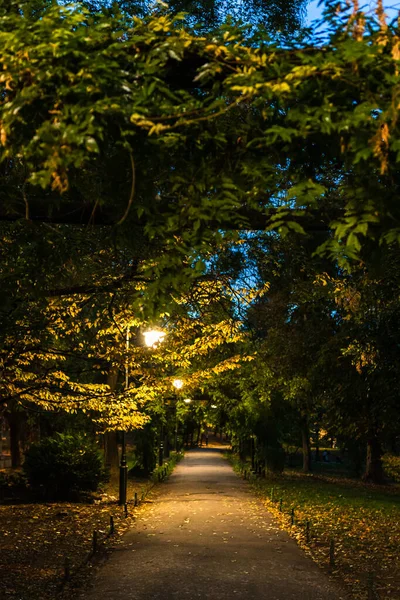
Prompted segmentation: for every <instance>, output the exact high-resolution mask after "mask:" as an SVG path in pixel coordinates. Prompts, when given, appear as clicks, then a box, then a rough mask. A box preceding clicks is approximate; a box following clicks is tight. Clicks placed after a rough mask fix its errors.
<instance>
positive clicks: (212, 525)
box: [84, 448, 345, 600]
mask: <svg viewBox="0 0 400 600" xmlns="http://www.w3.org/2000/svg"><path fill="white" fill-rule="evenodd" d="M151 498H152V499H151V501H150V502H148V503H147V504H146V505H145V506H144V507H143V508H141V509H140V510H139V513H138V518H137V521H136V523H135V524H134V526H133V528H132V529H131V530H130V531H129V533H127V534H126V535H125V536H124V538H123V544H122V545H121V546H119V547H118V548H117V549H116V550H114V552H113V553H112V555H111V557H110V559H109V560H108V561H107V562H106V563H105V564H104V565H103V566H102V567H101V568H100V569H99V572H98V574H97V576H96V577H95V579H94V583H93V587H92V589H91V590H89V591H88V592H86V593H85V595H84V598H85V600H156V599H160V600H174V599H179V600H194V599H197V598H201V599H202V600H207V599H210V600H211V599H213V600H227V599H229V600H236V599H241V600H245V599H246V600H264V599H265V600H267V599H268V600H340V599H342V598H345V595H344V593H343V591H341V590H340V588H339V587H337V586H336V584H334V583H333V582H331V581H330V579H329V578H328V576H327V575H326V574H325V573H323V572H322V571H321V570H320V569H319V568H318V567H317V566H316V565H315V564H314V563H313V562H312V560H311V559H310V558H308V557H306V556H305V554H304V553H303V552H302V550H301V549H299V548H298V547H297V545H296V543H295V542H294V541H293V540H292V539H291V538H290V537H289V536H288V535H287V534H286V533H285V532H283V531H281V530H280V529H279V528H278V526H277V524H276V522H275V521H274V518H273V517H272V516H271V515H270V514H269V513H268V511H267V510H266V509H265V508H264V506H263V505H262V503H261V502H260V501H259V500H258V499H256V498H255V497H254V495H252V493H251V490H250V487H249V486H248V484H247V482H245V481H242V480H241V479H240V478H239V477H237V475H235V474H234V472H233V471H232V468H231V466H230V465H229V463H228V462H227V461H226V460H225V459H224V458H223V457H222V455H221V450H220V449H217V448H204V449H201V448H200V449H197V450H192V451H189V452H187V453H186V456H185V458H184V459H183V461H182V462H181V463H180V464H179V465H178V466H177V467H176V469H175V471H174V473H173V474H172V476H171V477H170V479H169V480H168V481H167V482H165V483H163V484H162V485H160V486H158V487H157V489H156V491H155V493H154V494H153V495H152V497H151Z"/></svg>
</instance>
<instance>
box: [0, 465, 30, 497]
mask: <svg viewBox="0 0 400 600" xmlns="http://www.w3.org/2000/svg"><path fill="white" fill-rule="evenodd" d="M27 494H28V482H27V480H26V477H25V475H24V474H23V473H22V472H21V471H0V501H3V500H4V499H15V498H25V496H26V495H27Z"/></svg>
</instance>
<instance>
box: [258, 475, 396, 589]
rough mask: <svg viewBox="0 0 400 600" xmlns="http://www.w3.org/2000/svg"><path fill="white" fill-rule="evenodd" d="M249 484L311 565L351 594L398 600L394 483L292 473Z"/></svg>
mask: <svg viewBox="0 0 400 600" xmlns="http://www.w3.org/2000/svg"><path fill="white" fill-rule="evenodd" d="M253 484H254V486H255V488H256V489H257V491H258V492H259V493H260V494H261V495H262V496H263V499H264V501H265V504H266V505H267V507H268V509H269V510H271V512H273V514H274V515H275V516H276V517H277V518H278V520H279V522H280V523H281V525H282V527H283V528H284V529H286V530H287V531H288V532H289V533H290V534H291V535H292V537H294V538H295V539H296V540H297V541H298V543H299V544H300V545H301V546H302V547H303V548H304V549H305V550H306V552H307V553H309V554H311V555H312V557H313V558H314V560H315V561H316V562H317V563H319V564H320V565H321V566H323V567H329V568H330V570H331V572H332V573H333V574H334V575H336V576H338V577H340V579H342V580H343V581H344V582H345V583H346V584H347V585H348V587H349V589H350V590H351V594H352V597H353V598H355V599H360V600H361V599H362V600H365V598H366V597H367V593H368V587H371V591H370V593H371V594H375V596H371V597H376V598H379V599H380V600H390V599H393V600H394V599H395V598H400V546H399V539H400V493H399V492H400V487H399V486H397V485H392V486H374V485H366V484H363V483H361V482H358V481H353V480H349V479H344V478H343V479H342V478H333V477H323V476H318V477H314V476H312V475H311V476H310V475H304V474H302V473H298V472H291V473H285V474H284V475H282V476H281V477H277V478H271V479H266V480H253ZM281 499H282V503H281V502H280V501H281ZM280 507H282V510H280ZM292 509H294V525H293V526H292V524H291V521H292V519H291V511H292ZM307 522H308V523H309V525H308V528H309V534H308V536H309V540H308V541H307ZM331 540H333V544H334V546H333V548H332V547H331ZM332 551H333V557H334V562H333V564H331V565H330V552H332ZM368 597H369V596H368Z"/></svg>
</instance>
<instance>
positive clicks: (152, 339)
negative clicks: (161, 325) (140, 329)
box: [143, 329, 165, 348]
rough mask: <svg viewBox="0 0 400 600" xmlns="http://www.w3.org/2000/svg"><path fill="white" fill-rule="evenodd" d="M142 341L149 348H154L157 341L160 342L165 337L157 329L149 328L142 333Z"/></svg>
mask: <svg viewBox="0 0 400 600" xmlns="http://www.w3.org/2000/svg"><path fill="white" fill-rule="evenodd" d="M143 337H144V343H145V344H146V346H148V347H149V348H155V347H156V346H157V344H158V343H159V342H162V341H163V339H164V338H165V333H164V332H163V331H159V330H157V329H150V330H149V331H145V332H144V333H143Z"/></svg>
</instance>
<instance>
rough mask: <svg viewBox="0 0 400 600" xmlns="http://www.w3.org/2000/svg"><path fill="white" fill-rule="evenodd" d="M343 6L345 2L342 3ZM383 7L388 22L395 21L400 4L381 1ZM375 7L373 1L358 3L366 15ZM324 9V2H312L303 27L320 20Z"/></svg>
mask: <svg viewBox="0 0 400 600" xmlns="http://www.w3.org/2000/svg"><path fill="white" fill-rule="evenodd" d="M343 4H345V2H343ZM383 6H384V8H385V13H386V14H387V16H388V20H389V21H390V20H392V19H396V18H397V16H398V13H399V10H400V2H398V3H394V2H393V1H392V2H391V1H390V0H383ZM375 7H376V2H375V1H374V0H370V2H366V3H363V2H360V10H362V11H363V12H365V13H366V14H371V15H372V14H373V13H374V10H375ZM324 8H325V2H321V0H312V2H310V3H309V4H308V6H307V16H306V19H305V25H311V23H313V22H314V21H317V20H321V19H322V13H323V10H324Z"/></svg>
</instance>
